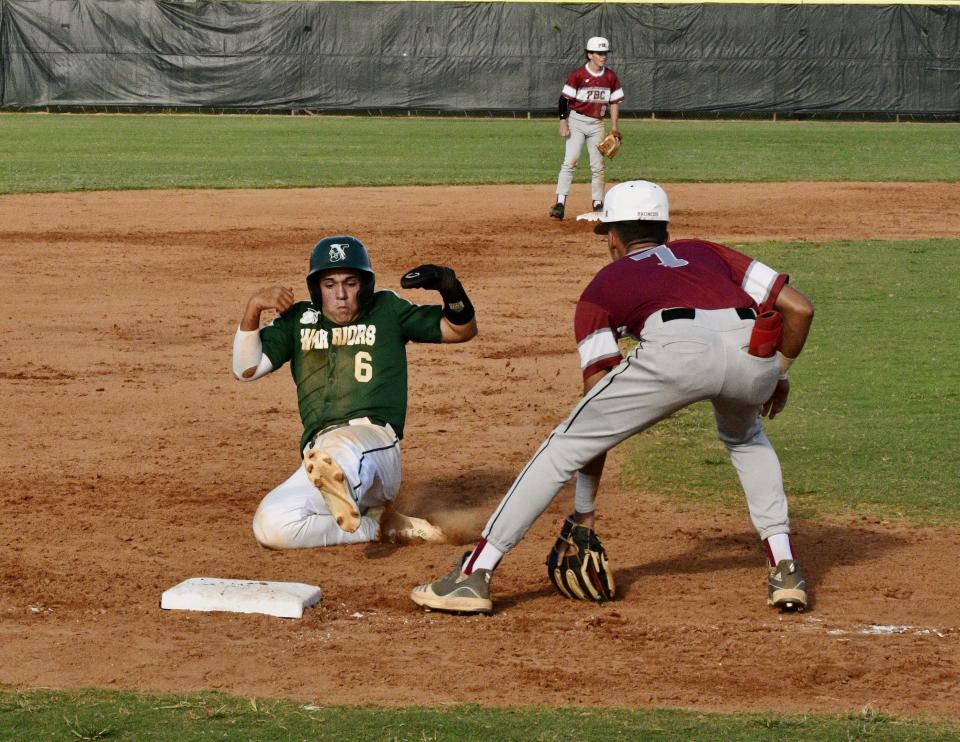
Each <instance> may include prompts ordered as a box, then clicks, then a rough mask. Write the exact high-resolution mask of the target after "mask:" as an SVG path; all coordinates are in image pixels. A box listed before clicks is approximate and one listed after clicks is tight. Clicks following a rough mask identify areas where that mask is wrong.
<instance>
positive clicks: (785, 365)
mask: <svg viewBox="0 0 960 742" xmlns="http://www.w3.org/2000/svg"><path fill="white" fill-rule="evenodd" d="M795 360H797V359H796V358H791V357H790V356H785V355H784V354H783V353H781V352H780V351H779V350H778V351H777V362H778V363H779V364H780V380H781V381H783V380H785V379H786V378H787V372H788V371H789V370H790V366H792V365H793V362H794V361H795Z"/></svg>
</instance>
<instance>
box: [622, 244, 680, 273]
mask: <svg viewBox="0 0 960 742" xmlns="http://www.w3.org/2000/svg"><path fill="white" fill-rule="evenodd" d="M651 257H655V258H656V259H657V260H658V261H659V263H660V265H662V266H663V267H664V268H683V266H685V265H690V262H689V261H687V260H684V259H683V258H678V257H677V256H676V255H674V254H673V250H671V249H670V248H669V247H667V246H666V245H660V246H658V247H651V248H650V249H649V250H644V251H643V252H639V253H637V254H636V255H631V256H630V260H646V259H647V258H651Z"/></svg>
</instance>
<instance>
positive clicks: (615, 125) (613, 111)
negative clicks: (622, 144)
mask: <svg viewBox="0 0 960 742" xmlns="http://www.w3.org/2000/svg"><path fill="white" fill-rule="evenodd" d="M619 123H620V104H619V103H611V104H610V133H611V134H613V135H614V136H615V137H616V138H617V139H623V136H622V135H621V134H620V126H619Z"/></svg>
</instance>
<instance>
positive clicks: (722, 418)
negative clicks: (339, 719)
mask: <svg viewBox="0 0 960 742" xmlns="http://www.w3.org/2000/svg"><path fill="white" fill-rule="evenodd" d="M668 220H669V204H668V200H667V195H666V193H664V191H663V190H662V189H661V188H660V187H659V186H657V185H656V184H654V183H649V182H647V181H642V180H639V181H629V182H626V183H621V184H619V185H617V186H614V187H613V188H611V189H610V191H609V192H608V193H607V200H606V204H605V209H604V211H603V213H602V215H601V217H600V223H599V224H598V225H597V226H596V228H595V231H596V232H597V233H599V234H604V235H606V237H607V246H608V248H609V252H610V257H611V260H612V263H611V264H610V265H608V266H607V267H605V268H604V269H602V270H601V271H600V272H599V273H598V274H597V275H596V276H595V277H594V278H593V280H592V281H591V282H590V284H589V285H588V286H587V288H586V289H585V290H584V292H583V294H582V296H581V297H580V300H579V302H578V303H577V307H576V312H575V315H574V329H575V333H576V338H577V346H578V350H579V353H580V364H581V367H582V371H583V380H584V384H583V389H584V396H583V398H582V399H581V400H580V402H579V403H578V404H577V406H576V407H575V408H574V409H573V412H571V413H570V415H569V417H567V419H566V420H564V421H563V422H562V423H561V424H560V425H559V426H557V427H556V428H555V429H554V431H553V432H552V433H551V434H550V435H549V437H548V438H547V439H546V441H544V443H543V444H542V445H541V446H540V448H539V449H538V450H537V452H536V454H535V455H534V456H533V458H532V459H531V460H530V461H529V463H528V464H527V465H526V466H525V467H524V468H523V470H522V471H521V472H520V474H519V476H518V477H517V479H516V481H515V482H514V483H513V485H512V486H511V487H510V489H509V491H508V492H507V494H506V496H505V497H504V498H503V500H502V501H501V502H500V504H499V506H498V507H497V509H496V510H495V511H494V513H493V515H492V516H491V517H490V519H489V520H488V521H487V524H486V526H485V528H484V530H483V534H482V538H481V539H480V542H479V543H478V544H477V545H476V546H475V547H474V548H473V550H472V551H470V552H468V553H467V554H465V555H464V558H463V559H462V560H461V562H460V564H459V565H458V566H457V567H455V568H454V570H453V571H452V572H451V573H450V574H448V575H447V576H445V577H443V578H441V579H439V580H437V581H435V582H432V583H428V584H425V585H420V586H419V587H417V588H415V589H414V590H413V592H412V593H411V598H412V599H413V601H414V602H415V603H417V604H419V605H422V606H425V607H428V608H435V609H440V610H451V611H466V612H490V611H491V610H492V608H493V603H492V602H491V599H490V587H489V583H490V576H491V573H492V572H493V570H494V569H495V568H496V567H497V564H498V563H499V562H500V560H501V558H502V557H503V556H504V554H506V553H507V552H508V551H510V549H512V548H513V547H514V546H515V545H516V544H517V542H518V541H519V540H520V539H521V538H523V536H524V534H525V533H526V532H527V530H528V529H529V528H530V526H531V525H532V524H533V522H534V521H535V520H536V519H537V517H539V516H540V514H541V513H542V512H543V511H544V510H545V509H546V507H547V506H548V505H549V504H550V502H551V501H552V500H553V498H554V497H555V496H556V494H557V492H558V491H559V490H560V488H561V487H562V486H563V485H564V484H565V483H566V482H567V481H568V480H569V479H570V478H571V477H572V476H573V475H574V474H575V473H577V482H576V492H575V497H574V510H575V512H574V513H573V514H572V515H571V516H570V518H568V520H567V522H566V523H565V524H564V527H563V530H562V531H561V535H560V538H559V539H558V541H557V545H556V546H555V547H554V550H553V552H551V555H550V558H549V561H548V567H549V575H550V578H551V580H552V581H553V582H554V584H555V585H556V586H557V588H558V589H559V590H560V591H561V592H563V593H564V594H565V595H567V596H568V597H576V598H585V599H592V600H602V599H605V598H609V597H612V596H613V594H614V590H615V585H614V582H613V577H612V574H610V572H609V570H608V566H607V560H606V555H605V552H604V551H603V547H602V546H601V545H600V543H599V539H598V537H597V536H596V534H595V533H594V532H593V526H594V523H595V508H594V501H595V497H596V494H597V489H598V486H599V482H600V476H601V472H602V470H603V465H604V460H605V456H606V452H607V451H608V450H609V449H610V448H612V447H613V446H615V445H617V444H618V443H620V442H621V441H623V440H624V439H626V438H628V437H630V436H632V435H634V434H635V433H640V432H642V431H644V430H646V429H647V428H649V427H650V426H652V425H654V424H656V423H657V422H658V421H660V420H662V419H664V418H666V417H669V416H670V415H672V414H673V413H674V412H676V411H677V410H679V409H681V408H683V407H686V406H687V405H690V404H692V403H694V402H698V401H701V400H707V399H708V400H710V402H711V403H712V404H713V410H714V416H715V418H716V423H717V430H718V432H719V436H720V440H722V441H723V443H724V444H725V445H726V447H727V450H728V451H729V453H730V457H731V459H732V461H733V465H734V467H735V468H736V470H737V473H738V474H739V476H740V482H741V485H742V486H743V490H744V493H745V494H746V500H747V507H748V509H749V512H750V517H751V520H752V522H753V525H754V527H755V528H756V529H757V532H758V533H759V535H760V538H761V539H762V540H763V543H764V545H765V547H766V551H767V555H768V559H769V579H768V596H767V597H768V602H769V603H770V605H773V606H777V607H779V608H782V609H803V608H805V607H806V605H807V591H806V583H805V582H804V579H803V576H802V574H801V572H800V569H799V567H798V565H797V563H796V561H795V560H794V555H793V551H792V548H791V544H790V537H789V533H790V525H789V520H788V517H787V499H786V496H785V494H784V489H783V480H782V476H781V472H780V464H779V462H778V460H777V455H776V453H775V452H774V450H773V447H772V446H771V445H770V441H769V440H767V437H766V436H765V435H764V433H763V428H762V427H761V423H760V418H761V415H769V417H770V418H771V419H772V418H773V417H775V416H776V415H778V414H779V413H780V412H782V411H783V409H784V407H785V405H786V403H787V396H788V394H789V392H790V382H789V380H788V378H787V370H788V369H789V367H790V364H791V363H793V361H794V359H795V358H796V357H797V355H798V354H799V353H800V351H801V350H802V348H803V346H804V343H805V341H806V338H807V333H808V332H809V329H810V324H811V322H812V320H813V305H812V304H811V303H810V301H809V300H808V299H807V298H806V297H805V296H804V295H803V294H801V293H800V292H799V291H797V290H796V289H794V288H792V287H790V286H789V285H788V284H787V281H788V276H786V275H784V274H781V273H778V272H777V271H775V270H773V269H772V268H769V267H768V266H766V265H764V264H763V263H761V262H759V261H757V260H753V259H751V258H749V257H747V256H746V255H743V254H742V253H739V252H737V251H736V250H732V249H730V248H729V247H725V246H723V245H720V244H716V243H713V242H707V241H704V240H677V241H674V242H670V241H668V240H669V237H668V234H667V222H668ZM771 308H772V309H775V310H776V312H778V313H779V314H774V313H767V310H770V309H771ZM758 311H759V312H762V313H763V314H761V315H760V318H759V319H757V321H756V323H755V317H757V313H758ZM761 320H762V321H761ZM773 320H779V321H782V340H781V341H780V351H779V352H778V353H776V354H774V347H775V346H771V347H770V348H769V357H759V356H758V355H751V354H750V353H749V352H748V350H749V349H752V348H753V344H752V341H753V340H754V338H755V337H756V332H755V324H756V326H757V329H759V328H760V327H761V326H762V325H763V324H766V323H767V322H768V321H771V322H772V321H773ZM623 335H628V336H632V337H633V338H635V339H636V340H637V345H636V347H635V349H634V350H633V351H632V352H631V353H630V354H629V355H627V357H626V358H623V357H622V356H621V353H620V350H619V348H618V344H617V340H618V339H619V338H620V337H621V336H623Z"/></svg>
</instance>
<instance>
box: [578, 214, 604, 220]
mask: <svg viewBox="0 0 960 742" xmlns="http://www.w3.org/2000/svg"><path fill="white" fill-rule="evenodd" d="M601 216H603V212H602V211H588V212H587V213H586V214H580V215H579V216H577V221H578V222H599V221H600V217H601Z"/></svg>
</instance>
